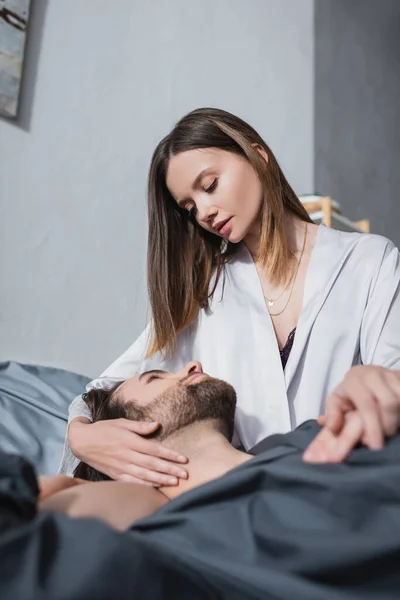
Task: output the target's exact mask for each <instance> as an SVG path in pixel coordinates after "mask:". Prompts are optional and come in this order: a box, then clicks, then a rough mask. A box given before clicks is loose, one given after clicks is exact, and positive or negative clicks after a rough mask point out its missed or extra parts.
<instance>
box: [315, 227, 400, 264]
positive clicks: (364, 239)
mask: <svg viewBox="0 0 400 600" xmlns="http://www.w3.org/2000/svg"><path fill="white" fill-rule="evenodd" d="M324 230H325V235H327V236H328V238H329V241H330V242H331V243H332V244H340V245H341V246H344V247H345V248H346V247H347V248H348V250H349V252H357V253H358V252H359V253H360V254H362V255H363V256H364V258H370V257H371V258H372V257H373V258H376V259H378V258H379V257H381V258H382V257H384V256H385V255H387V254H390V253H391V252H393V251H394V252H398V249H397V247H396V245H395V244H394V243H393V242H392V241H391V240H390V239H389V238H387V237H385V236H383V235H379V234H376V233H358V232H348V231H339V230H337V229H328V228H325V227H324Z"/></svg>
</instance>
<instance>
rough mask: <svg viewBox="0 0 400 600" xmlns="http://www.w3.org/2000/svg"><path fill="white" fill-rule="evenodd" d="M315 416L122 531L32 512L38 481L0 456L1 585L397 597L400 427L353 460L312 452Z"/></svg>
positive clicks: (263, 596)
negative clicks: (327, 461)
mask: <svg viewBox="0 0 400 600" xmlns="http://www.w3.org/2000/svg"><path fill="white" fill-rule="evenodd" d="M318 429H319V428H318V426H317V425H316V423H315V422H308V423H306V424H304V425H303V426H301V427H300V428H299V429H298V430H296V431H294V432H292V433H289V434H286V435H279V436H275V437H274V439H273V440H272V442H273V443H269V445H268V447H267V448H266V449H265V450H264V451H263V452H262V453H261V454H259V455H258V456H256V457H255V458H254V459H252V460H251V461H249V462H247V463H246V464H244V465H242V466H240V467H239V468H237V469H235V470H234V471H231V472H230V473H228V474H227V475H225V476H224V477H221V478H220V479H218V480H216V481H213V482H211V483H209V484H207V485H204V486H201V487H199V488H197V489H194V490H192V491H190V492H188V493H186V494H183V495H182V496H180V497H179V498H177V499H176V500H174V501H173V502H170V503H169V504H167V505H165V506H164V507H163V508H162V509H161V510H160V511H159V512H158V513H157V514H155V515H153V516H152V517H149V518H146V519H144V520H142V521H140V522H138V523H137V524H135V525H134V526H133V527H132V529H131V530H130V531H128V532H126V533H123V534H122V533H117V532H114V531H112V530H111V529H109V528H107V527H106V526H104V525H102V524H101V523H99V522H96V521H91V520H71V519H68V518H66V517H63V516H60V515H53V514H47V515H46V514H42V515H40V516H38V515H36V506H35V503H36V494H37V488H36V482H35V478H34V475H33V472H32V470H31V469H29V467H28V466H27V465H26V464H25V463H23V462H21V461H20V459H17V458H13V457H10V456H5V455H3V456H0V564H1V569H0V597H1V598H10V599H11V598H12V599H13V600H44V599H46V600H61V599H62V600H68V599H71V600H72V599H74V600H78V599H82V600H110V599H114V598H115V599H118V600H128V599H136V598H138V599H140V600H147V599H148V600H161V599H165V600H170V599H172V598H173V599H174V600H189V599H190V600H200V599H201V600H225V599H226V600H277V599H280V600H394V599H395V598H399V597H400V436H397V437H395V438H393V439H392V440H390V441H389V442H388V444H387V446H386V447H385V448H384V450H382V451H379V452H372V451H369V450H366V449H364V448H358V449H356V450H355V451H354V452H353V453H352V455H351V457H350V459H349V460H348V461H347V462H346V463H345V464H340V465H318V466H317V465H307V464H304V463H303V462H302V459H301V455H302V451H303V449H304V448H305V447H306V445H307V444H308V443H309V442H310V441H311V439H313V437H314V436H315V434H316V432H317V431H318Z"/></svg>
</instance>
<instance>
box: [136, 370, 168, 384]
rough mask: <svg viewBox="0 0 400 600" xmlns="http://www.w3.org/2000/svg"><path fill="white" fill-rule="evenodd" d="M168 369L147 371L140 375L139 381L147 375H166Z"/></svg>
mask: <svg viewBox="0 0 400 600" xmlns="http://www.w3.org/2000/svg"><path fill="white" fill-rule="evenodd" d="M166 373H167V371H160V369H153V370H152V371H145V372H144V373H141V374H140V375H139V379H138V381H141V380H142V378H143V377H145V376H146V375H166Z"/></svg>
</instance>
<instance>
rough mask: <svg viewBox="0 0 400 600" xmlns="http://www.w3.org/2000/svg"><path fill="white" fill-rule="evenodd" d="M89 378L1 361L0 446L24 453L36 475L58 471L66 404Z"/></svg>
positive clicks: (66, 415)
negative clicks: (33, 467)
mask: <svg viewBox="0 0 400 600" xmlns="http://www.w3.org/2000/svg"><path fill="white" fill-rule="evenodd" d="M89 381H90V379H89V378H87V377H84V376H83V375H77V374H76V373H71V372H69V371H64V370H63V369H55V368H52V367H41V366H36V365H24V364H20V363H16V362H0V449H1V450H4V451H5V452H10V453H13V454H19V455H22V456H24V457H25V458H26V459H28V460H29V461H30V462H31V463H32V464H33V465H34V466H35V468H36V471H37V473H38V474H39V475H53V474H55V473H57V469H58V467H59V463H60V460H61V456H62V451H63V446H64V438H65V433H66V429H67V421H68V407H69V405H70V403H71V401H72V400H73V398H74V397H75V396H77V395H78V394H81V393H82V392H84V391H85V386H86V384H87V383H88V382H89Z"/></svg>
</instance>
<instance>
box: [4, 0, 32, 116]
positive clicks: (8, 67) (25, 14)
mask: <svg viewBox="0 0 400 600" xmlns="http://www.w3.org/2000/svg"><path fill="white" fill-rule="evenodd" d="M30 3H31V0H0V115H2V116H3V117H9V118H15V117H16V116H17V114H18V99H19V92H20V87H21V76H22V68H23V62H24V51H25V41H26V30H27V25H28V18H29V8H30Z"/></svg>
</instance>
